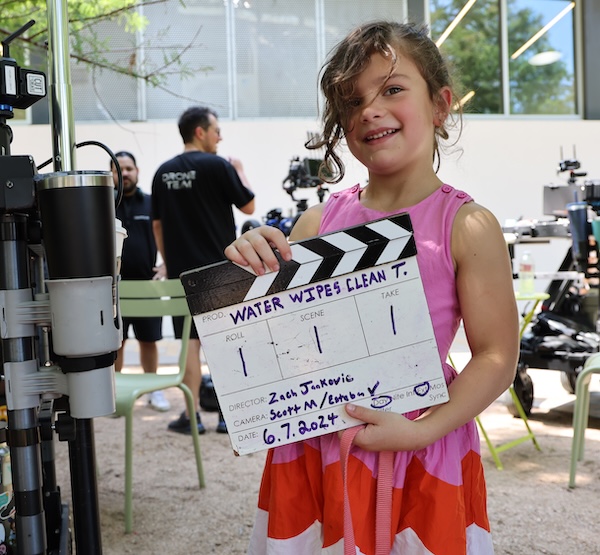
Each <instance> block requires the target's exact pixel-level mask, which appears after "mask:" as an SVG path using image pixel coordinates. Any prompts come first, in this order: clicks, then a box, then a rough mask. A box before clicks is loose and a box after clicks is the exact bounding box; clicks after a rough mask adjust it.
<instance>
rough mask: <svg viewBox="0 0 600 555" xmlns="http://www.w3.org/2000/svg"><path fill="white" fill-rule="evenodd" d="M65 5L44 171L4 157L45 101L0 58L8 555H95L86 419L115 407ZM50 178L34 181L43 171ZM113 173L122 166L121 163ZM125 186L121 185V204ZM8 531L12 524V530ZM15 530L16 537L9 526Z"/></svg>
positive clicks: (108, 212)
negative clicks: (62, 452)
mask: <svg viewBox="0 0 600 555" xmlns="http://www.w3.org/2000/svg"><path fill="white" fill-rule="evenodd" d="M66 4H67V3H66V1H64V0H48V23H49V25H48V29H49V33H50V34H49V38H48V45H49V49H48V57H49V68H50V71H51V73H52V78H51V86H50V93H51V98H50V108H51V111H50V112H51V124H52V138H53V157H52V158H51V159H50V160H49V161H48V162H46V163H44V164H42V165H41V166H37V167H36V165H35V163H34V160H33V157H32V156H29V155H22V156H13V155H11V152H10V144H11V142H12V138H13V135H12V130H11V128H10V126H9V125H8V124H7V120H9V119H10V118H12V117H13V109H14V108H19V109H22V108H27V107H29V106H31V105H32V104H34V103H35V102H36V101H38V100H41V99H42V98H44V97H45V96H46V92H47V91H46V89H47V87H46V76H45V74H44V73H43V72H40V71H36V70H32V69H28V68H23V67H19V65H18V63H17V62H16V60H14V59H12V58H10V57H9V54H10V43H11V41H12V40H14V39H15V38H16V37H18V36H19V35H21V34H22V33H24V32H25V31H26V30H27V29H28V28H30V27H31V26H32V25H33V24H34V21H30V22H29V23H28V24H26V25H25V26H23V27H22V28H21V29H19V30H18V31H16V32H15V33H13V34H12V35H10V36H9V37H7V38H6V39H4V40H3V41H2V46H3V50H2V57H1V58H0V259H1V260H2V261H3V264H2V265H1V266H0V307H1V309H2V314H1V317H0V320H1V322H0V324H1V326H0V336H1V350H0V351H1V356H2V378H3V380H4V385H5V392H4V395H5V397H6V404H7V408H8V411H7V425H6V427H5V428H2V429H0V434H1V435H2V436H3V437H2V439H4V440H5V441H6V443H7V445H8V447H9V451H10V457H11V473H12V484H13V491H12V492H10V491H3V492H2V499H4V500H5V504H4V505H2V506H1V507H0V509H1V510H0V526H3V525H6V523H7V522H8V519H6V522H3V521H2V515H9V514H10V515H11V516H10V519H11V520H12V522H11V524H13V525H14V529H15V532H16V533H15V534H11V536H14V537H11V540H10V542H11V543H10V544H6V546H5V548H6V551H5V552H7V553H18V554H19V555H41V554H45V555H63V554H64V555H67V554H68V553H72V531H73V533H74V538H75V545H76V551H77V553H85V554H86V555H99V554H101V553H102V542H101V534H100V519H99V510H98V493H97V483H96V474H97V472H96V467H95V446H94V428H93V419H94V418H95V417H98V416H105V415H109V414H112V413H113V412H114V410H115V395H114V360H115V355H116V351H117V350H118V348H119V347H120V345H121V342H122V329H121V328H122V326H121V318H120V314H119V310H118V292H117V284H118V272H117V267H116V244H115V243H116V241H115V190H114V185H113V181H112V175H111V173H110V172H108V171H76V170H75V169H74V167H75V149H76V148H77V147H78V146H82V145H86V144H96V145H97V146H102V147H103V148H105V150H107V152H109V154H110V155H111V157H112V158H113V160H115V161H116V159H115V158H114V155H113V154H112V153H111V152H110V151H109V150H108V149H107V148H106V147H104V146H103V145H101V144H100V143H94V142H93V141H90V142H87V143H81V144H79V145H76V144H75V141H74V140H73V137H72V135H73V116H72V113H71V105H72V103H71V98H70V84H69V69H68V68H69V65H68V64H69V59H68V37H69V34H68V29H67V28H66V25H67V22H68V17H67V10H66ZM50 162H53V163H54V171H53V172H52V173H48V174H39V173H38V170H39V169H40V168H42V167H44V166H45V165H46V164H47V163H50ZM116 167H117V168H119V165H118V163H117V164H116ZM121 190H122V185H121V186H120V187H119V194H118V195H117V202H118V200H119V198H120V193H121ZM55 433H56V434H57V436H58V439H59V440H62V441H67V442H68V446H69V462H70V472H71V492H72V496H71V497H72V507H73V510H72V516H73V526H72V527H71V523H70V511H69V506H68V504H67V503H63V501H62V499H61V495H60V487H59V486H58V484H57V483H56V476H55V466H54V465H55V460H54V439H55V435H54V434H55ZM11 528H12V526H11ZM11 531H12V530H11ZM6 537H7V538H8V537H9V534H6Z"/></svg>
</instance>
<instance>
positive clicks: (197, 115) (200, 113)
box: [178, 106, 219, 143]
mask: <svg viewBox="0 0 600 555" xmlns="http://www.w3.org/2000/svg"><path fill="white" fill-rule="evenodd" d="M211 115H213V116H214V117H215V118H218V117H219V116H217V113H216V112H215V111H214V110H211V109H210V108H206V107H204V106H193V107H192V108H188V109H187V110H186V111H185V112H183V114H181V116H180V117H179V122H178V125H179V133H180V134H181V138H182V139H183V142H184V143H191V142H192V140H193V138H194V132H195V131H196V128H197V127H202V129H205V130H206V129H208V128H209V127H210V118H209V116H211Z"/></svg>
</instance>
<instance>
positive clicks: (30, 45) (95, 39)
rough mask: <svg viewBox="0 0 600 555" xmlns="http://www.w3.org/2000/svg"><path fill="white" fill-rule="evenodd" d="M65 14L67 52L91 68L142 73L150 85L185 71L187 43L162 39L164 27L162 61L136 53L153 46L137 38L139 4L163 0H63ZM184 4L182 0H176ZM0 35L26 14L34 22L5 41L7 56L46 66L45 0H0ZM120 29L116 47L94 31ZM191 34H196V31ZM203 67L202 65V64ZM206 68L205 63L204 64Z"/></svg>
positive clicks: (23, 20) (15, 26)
mask: <svg viewBox="0 0 600 555" xmlns="http://www.w3.org/2000/svg"><path fill="white" fill-rule="evenodd" d="M66 1H67V10H68V17H69V36H70V50H71V52H70V54H71V58H72V60H73V61H74V62H76V63H78V64H85V65H87V66H89V67H90V68H94V69H95V70H110V71H114V72H116V73H120V74H123V75H127V76H131V77H134V78H138V79H143V80H145V81H147V82H148V83H150V84H151V85H154V86H160V85H161V84H163V83H164V82H165V81H166V79H167V78H168V76H169V75H170V74H171V73H175V72H176V73H178V74H180V75H186V74H188V73H189V72H190V70H189V68H186V67H185V66H184V65H183V64H182V63H181V56H182V54H183V52H185V51H186V50H187V48H189V47H190V46H191V45H170V44H168V41H165V40H164V37H165V36H166V34H167V31H168V29H165V31H164V32H163V34H162V37H159V38H158V39H157V40H159V39H162V40H160V45H158V47H159V48H160V49H161V51H162V54H163V55H162V63H161V64H160V65H150V64H148V63H147V61H146V60H142V59H140V52H142V51H143V49H148V48H156V47H157V46H156V45H154V44H150V43H149V41H148V40H147V39H145V40H146V42H145V43H144V44H139V43H138V38H137V33H138V32H139V31H141V30H143V29H144V28H145V27H146V25H147V23H148V21H147V19H146V18H145V17H143V16H142V15H140V12H139V10H138V8H139V7H143V6H148V5H150V4H161V3H164V2H165V1H166V0H93V1H91V0H66ZM180 3H181V4H182V5H183V1H182V0H180ZM0 14H1V15H0V38H2V40H4V38H6V37H8V36H9V35H11V34H12V33H14V32H15V31H16V30H18V29H19V28H21V27H22V26H23V25H24V24H26V23H27V22H28V21H30V20H32V19H33V20H35V25H34V26H33V27H31V28H30V29H29V30H28V31H27V32H26V33H25V34H24V35H21V36H20V37H18V38H16V39H15V40H14V41H13V42H12V43H11V45H10V57H11V58H15V59H16V60H17V61H18V62H19V63H20V64H24V65H27V67H34V68H36V69H40V70H42V71H45V70H46V69H47V67H46V65H47V64H46V51H47V46H48V45H47V37H48V18H47V5H46V0H0ZM109 22H110V23H112V24H113V25H114V24H116V25H118V27H119V28H120V30H122V33H121V36H120V37H119V41H118V43H119V47H118V48H115V47H114V45H113V44H112V40H111V39H112V37H109V38H106V37H104V38H101V34H100V33H99V31H100V30H101V29H102V28H103V25H105V24H107V23H109ZM195 38H196V37H195ZM203 69H207V68H203ZM208 69H209V68H208Z"/></svg>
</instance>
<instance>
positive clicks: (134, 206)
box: [111, 151, 171, 412]
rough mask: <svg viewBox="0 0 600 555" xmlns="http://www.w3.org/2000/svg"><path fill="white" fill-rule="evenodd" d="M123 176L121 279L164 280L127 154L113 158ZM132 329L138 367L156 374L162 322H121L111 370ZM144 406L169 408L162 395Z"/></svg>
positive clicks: (145, 201)
mask: <svg viewBox="0 0 600 555" xmlns="http://www.w3.org/2000/svg"><path fill="white" fill-rule="evenodd" d="M115 157H116V159H117V162H119V167H120V168H121V173H122V176H123V198H122V200H121V203H120V204H119V206H118V207H117V212H116V216H117V218H118V219H119V220H121V222H122V224H123V227H124V228H125V229H126V230H127V238H126V239H125V243H124V244H123V253H122V255H121V279H124V280H125V279H160V278H161V277H164V275H165V272H164V267H163V266H162V265H161V266H160V267H156V266H155V264H156V252H157V251H156V243H155V241H154V233H153V231H152V221H151V216H150V214H151V210H152V204H151V201H150V195H147V194H146V193H144V192H143V191H142V190H141V189H140V188H139V187H138V185H137V184H138V173H139V170H138V167H137V164H136V161H135V157H134V156H133V154H131V153H130V152H125V151H121V152H117V154H115ZM111 170H112V173H113V181H114V183H115V186H116V185H117V180H118V176H117V170H116V168H115V165H114V163H113V162H111ZM129 326H132V327H133V332H134V335H135V338H136V339H137V340H138V343H139V346H140V364H141V366H142V368H143V370H144V372H147V373H153V374H156V369H157V368H158V348H157V346H156V342H157V341H158V340H159V339H162V318H160V317H157V318H123V344H122V345H121V348H120V349H119V350H118V351H117V359H116V361H115V369H116V370H117V372H120V371H121V368H122V367H123V349H124V347H125V341H126V339H127V334H128V331H129ZM147 401H148V405H149V406H150V407H151V408H153V409H155V410H158V411H161V412H163V411H167V410H169V409H170V408H171V405H170V403H169V401H167V399H166V398H165V395H164V393H163V392H162V391H154V392H153V393H149V394H148V397H147Z"/></svg>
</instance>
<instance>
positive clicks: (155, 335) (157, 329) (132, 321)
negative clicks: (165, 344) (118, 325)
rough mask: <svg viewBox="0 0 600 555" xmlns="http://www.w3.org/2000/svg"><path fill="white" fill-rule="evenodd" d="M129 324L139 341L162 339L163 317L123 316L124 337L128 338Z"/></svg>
mask: <svg viewBox="0 0 600 555" xmlns="http://www.w3.org/2000/svg"><path fill="white" fill-rule="evenodd" d="M129 326H132V327H133V334H134V336H135V338H136V339H137V340H138V341H144V342H152V341H159V340H160V339H162V318H161V317H160V316H158V317H156V318H123V339H127V335H128V331H129Z"/></svg>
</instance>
